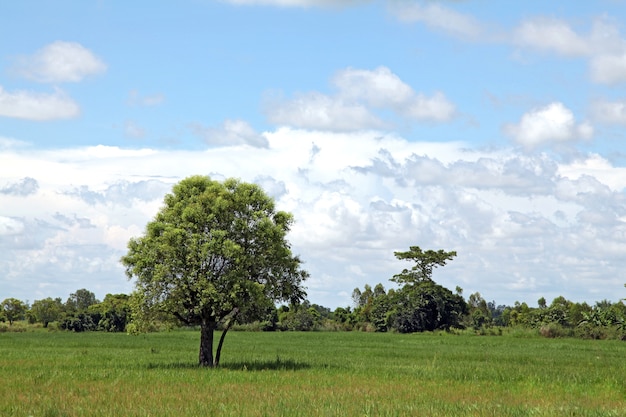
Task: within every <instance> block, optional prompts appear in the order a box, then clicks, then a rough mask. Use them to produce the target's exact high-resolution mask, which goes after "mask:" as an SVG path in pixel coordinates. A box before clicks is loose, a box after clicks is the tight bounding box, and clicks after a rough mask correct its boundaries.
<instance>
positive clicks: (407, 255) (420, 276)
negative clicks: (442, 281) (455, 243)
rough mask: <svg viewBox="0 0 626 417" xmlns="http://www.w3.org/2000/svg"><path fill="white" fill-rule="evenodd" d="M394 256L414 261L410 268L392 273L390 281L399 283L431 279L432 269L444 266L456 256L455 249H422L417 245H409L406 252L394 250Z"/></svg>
mask: <svg viewBox="0 0 626 417" xmlns="http://www.w3.org/2000/svg"><path fill="white" fill-rule="evenodd" d="M393 254H394V255H395V256H396V258H398V259H400V260H407V261H413V262H415V265H414V266H413V267H412V268H411V269H404V270H403V271H402V272H401V273H399V274H397V275H394V276H393V278H391V280H392V281H394V282H397V283H399V284H415V283H418V282H421V281H432V275H433V269H434V268H436V267H438V266H444V265H445V264H446V262H447V261H450V260H452V259H453V258H454V257H455V256H456V252H455V251H451V252H445V251H444V250H443V249H440V250H438V251H434V250H427V251H423V250H422V249H421V248H420V247H419V246H411V247H410V248H409V250H408V251H406V252H394V253H393Z"/></svg>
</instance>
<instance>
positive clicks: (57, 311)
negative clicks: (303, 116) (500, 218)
mask: <svg viewBox="0 0 626 417" xmlns="http://www.w3.org/2000/svg"><path fill="white" fill-rule="evenodd" d="M352 300H353V305H352V306H348V307H338V308H336V309H335V310H331V309H330V308H327V307H324V306H320V305H318V304H311V303H310V302H308V301H304V302H303V303H301V304H299V305H290V306H287V305H282V306H280V307H277V308H276V307H273V306H268V307H267V308H266V309H265V311H264V312H261V313H260V316H259V317H257V318H251V317H240V318H239V322H238V324H237V325H236V326H235V327H234V329H235V330H251V331H367V332H399V333H413V332H424V331H434V330H446V331H459V330H464V331H466V332H475V333H477V334H483V335H497V334H501V333H502V331H503V330H504V329H514V328H522V329H533V330H535V331H536V332H537V333H538V334H540V335H542V336H545V337H579V338H585V339H621V340H626V304H624V302H623V301H619V302H611V301H608V300H603V301H599V302H596V303H595V304H594V305H589V304H587V303H585V302H583V303H578V302H573V301H569V300H567V299H566V298H564V297H557V298H555V299H554V300H552V302H551V303H549V304H548V303H547V301H546V300H545V298H543V297H542V298H540V299H539V300H538V301H537V306H536V307H530V306H529V305H528V304H527V303H525V302H522V303H520V302H516V303H515V304H514V305H513V306H505V305H497V304H496V303H495V301H491V302H488V301H486V300H485V299H484V298H483V297H482V296H481V294H480V293H474V294H471V295H469V297H468V298H467V299H465V298H464V297H463V295H462V290H461V288H458V287H457V288H456V290H455V292H452V291H450V290H448V289H447V288H445V287H443V286H441V285H438V284H436V283H435V282H433V281H431V280H423V281H419V282H415V283H411V284H406V285H404V286H403V287H401V288H400V289H389V290H386V289H385V288H384V286H383V285H382V284H377V285H376V286H374V287H371V286H370V285H365V287H364V288H362V289H361V288H355V289H354V291H353V293H352ZM130 304H131V297H130V296H129V295H127V294H107V295H106V297H105V298H104V300H102V301H99V300H97V299H96V297H95V295H94V293H92V292H91V291H89V290H87V289H80V290H77V291H76V292H75V293H72V294H70V296H69V297H68V299H67V300H66V301H65V302H63V301H62V299H61V298H50V297H49V298H45V299H42V300H36V301H34V302H33V303H32V304H31V305H29V304H28V303H26V302H23V301H20V300H17V299H15V298H8V299H5V300H4V301H3V302H2V309H1V310H0V321H2V322H4V325H1V324H0V330H4V331H10V330H14V331H15V330H17V331H19V330H25V327H23V326H22V327H20V326H17V327H13V323H14V322H16V321H22V322H28V323H30V324H38V325H40V326H41V327H44V328H53V329H58V330H67V331H74V332H82V331H105V332H123V331H127V330H128V329H129V327H132V326H128V325H129V324H130V323H131V305H130ZM171 325H172V323H171V322H167V323H165V321H164V322H163V325H162V326H161V327H165V326H171ZM12 327H13V328H12ZM157 328H159V327H158V326H157V327H155V329H157Z"/></svg>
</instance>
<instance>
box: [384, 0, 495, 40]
mask: <svg viewBox="0 0 626 417" xmlns="http://www.w3.org/2000/svg"><path fill="white" fill-rule="evenodd" d="M390 11H391V13H392V14H393V15H394V16H395V17H396V18H398V19H399V20H401V21H404V22H422V23H424V24H426V25H427V26H429V27H431V28H433V29H437V30H441V31H443V32H446V33H448V34H450V35H453V36H456V37H459V38H464V39H468V38H470V39H476V38H478V37H479V36H480V35H481V34H482V32H483V30H482V26H481V24H480V22H478V21H477V20H476V19H474V18H473V17H472V16H468V15H465V14H462V13H459V12H457V11H455V10H453V9H451V8H448V7H445V6H442V5H441V4H440V3H435V2H428V3H426V4H423V5H422V4H419V3H417V2H411V3H409V2H396V3H392V5H391V7H390Z"/></svg>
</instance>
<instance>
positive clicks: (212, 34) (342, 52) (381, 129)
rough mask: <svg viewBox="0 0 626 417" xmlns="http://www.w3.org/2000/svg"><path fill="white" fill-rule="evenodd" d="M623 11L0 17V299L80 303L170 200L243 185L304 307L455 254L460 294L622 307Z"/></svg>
mask: <svg viewBox="0 0 626 417" xmlns="http://www.w3.org/2000/svg"><path fill="white" fill-rule="evenodd" d="M625 25H626V2H625V1H623V0H621V1H620V0H598V1H593V2H591V1H572V0H554V1H549V2H546V1H535V0H530V1H524V2H508V1H507V2H494V1H486V0H467V1H452V0H450V1H443V0H442V1H418V0H415V1H409V0H406V1H393V0H388V1H382V0H379V1H375V0H373V1H366V0H222V1H219V0H214V1H210V0H181V1H177V2H169V1H150V2H148V1H133V2H121V1H109V0H64V1H51V0H50V1H48V0H44V1H32V0H23V1H14V2H2V4H1V5H0V299H4V298H8V297H15V298H18V299H21V300H23V301H30V302H32V301H34V300H38V299H42V298H46V297H61V298H62V299H64V300H65V299H66V298H67V297H68V296H69V294H70V293H72V292H75V291H76V290H77V289H81V288H87V289H88V290H90V291H93V292H94V293H95V294H96V296H97V297H98V298H99V299H103V298H104V296H105V295H106V294H107V293H129V292H131V291H132V289H133V282H132V280H128V279H127V277H126V275H125V273H124V269H123V267H122V265H121V264H120V262H119V259H120V257H121V256H123V255H124V254H125V253H126V245H127V243H128V241H129V239H130V238H132V237H138V236H141V235H142V233H143V232H144V230H145V226H146V224H147V223H148V222H149V221H150V220H152V219H153V218H154V216H155V214H156V213H157V211H158V210H159V208H160V207H161V206H162V202H163V197H164V196H165V195H166V194H167V193H168V192H170V191H171V187H172V186H173V185H174V184H175V183H177V182H178V181H180V180H182V179H183V178H186V177H188V176H191V175H208V176H210V177H211V178H213V179H218V180H223V179H225V178H229V177H236V178H239V179H241V180H243V181H247V182H254V183H257V184H259V185H261V186H262V187H263V188H264V189H265V190H266V192H267V193H268V194H269V195H271V196H272V197H273V198H274V199H275V200H276V204H277V208H278V209H279V210H285V211H289V212H291V213H292V214H293V215H294V218H295V223H294V225H293V227H292V230H291V231H290V233H289V235H288V240H289V241H290V243H291V245H292V250H293V252H294V253H296V254H298V255H299V256H300V257H301V259H302V260H303V261H304V262H305V263H304V268H305V269H306V270H308V271H309V273H310V275H311V277H310V278H309V279H308V280H307V282H306V287H307V293H308V299H309V300H310V301H311V302H312V303H317V304H320V305H323V306H326V307H329V308H335V307H340V306H341V307H346V306H351V305H352V299H351V294H352V291H353V290H354V288H357V287H359V288H363V287H364V285H365V284H369V285H371V286H372V287H373V286H374V285H376V284H377V283H382V284H383V285H384V286H385V288H394V287H395V285H396V284H393V283H392V282H390V281H389V279H390V278H391V277H392V276H393V275H394V274H397V273H399V272H400V271H402V269H404V268H410V267H411V264H410V263H409V262H406V261H400V260H397V259H396V258H395V257H394V254H393V253H394V251H405V250H408V248H409V246H419V247H421V248H422V249H424V250H426V249H434V250H438V249H444V250H446V251H456V252H457V256H456V258H454V260H453V261H451V262H449V263H448V265H446V266H445V267H443V268H438V269H436V270H435V271H434V274H433V279H434V280H435V281H436V282H437V283H439V284H442V285H444V286H446V287H447V288H450V289H451V290H453V291H454V289H455V288H456V287H457V286H458V287H461V288H462V289H463V294H464V295H465V296H466V297H467V296H469V295H470V294H472V293H475V292H479V293H480V294H481V295H482V296H483V297H484V298H485V299H486V300H487V301H495V302H496V304H506V305H512V304H513V303H515V302H516V301H520V302H527V303H528V304H529V305H531V306H536V304H537V300H538V299H539V298H541V297H545V299H546V300H548V302H550V301H551V300H552V299H554V298H555V297H557V296H564V297H565V298H567V299H569V300H572V301H577V302H583V301H584V302H588V303H590V304H593V303H595V302H596V301H600V300H604V299H607V300H610V301H613V302H616V301H618V300H620V299H621V298H624V297H626V288H624V283H626V274H625V273H624V271H625V270H626V135H625V128H626V27H625Z"/></svg>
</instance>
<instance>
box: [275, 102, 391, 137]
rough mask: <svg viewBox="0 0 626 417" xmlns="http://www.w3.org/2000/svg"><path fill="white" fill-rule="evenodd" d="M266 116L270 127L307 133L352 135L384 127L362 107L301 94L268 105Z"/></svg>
mask: <svg viewBox="0 0 626 417" xmlns="http://www.w3.org/2000/svg"><path fill="white" fill-rule="evenodd" d="M265 112H266V114H267V118H268V120H269V121H270V122H271V123H274V124H277V125H281V126H293V127H301V128H305V129H322V130H336V131H350V130H359V129H370V128H381V127H383V126H384V123H383V122H382V121H381V120H380V119H379V118H378V117H376V116H375V115H374V114H372V113H371V112H370V111H369V110H368V109H367V108H366V107H365V106H364V105H363V104H360V103H350V102H345V101H343V100H341V99H338V98H336V97H329V96H327V95H324V94H320V93H308V94H299V95H297V96H296V97H295V98H294V99H292V100H285V101H272V102H268V103H266V105H265Z"/></svg>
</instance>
